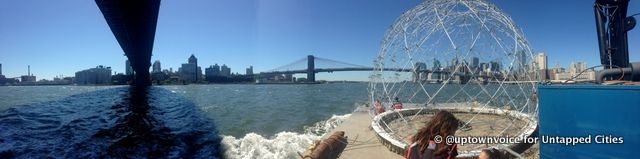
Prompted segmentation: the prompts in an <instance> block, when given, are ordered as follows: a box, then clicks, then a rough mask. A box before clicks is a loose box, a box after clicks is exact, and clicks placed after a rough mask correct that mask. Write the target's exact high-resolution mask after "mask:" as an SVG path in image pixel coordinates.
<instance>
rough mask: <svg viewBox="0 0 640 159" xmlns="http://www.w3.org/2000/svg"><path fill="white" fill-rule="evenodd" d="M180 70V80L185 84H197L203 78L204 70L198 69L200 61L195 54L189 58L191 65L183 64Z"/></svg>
mask: <svg viewBox="0 0 640 159" xmlns="http://www.w3.org/2000/svg"><path fill="white" fill-rule="evenodd" d="M178 70H179V72H180V79H181V80H183V81H185V82H197V81H198V80H200V76H202V69H200V67H198V59H197V58H196V57H195V56H194V55H193V54H191V57H189V63H185V64H182V67H180V68H179V69H178Z"/></svg>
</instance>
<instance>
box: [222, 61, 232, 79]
mask: <svg viewBox="0 0 640 159" xmlns="http://www.w3.org/2000/svg"><path fill="white" fill-rule="evenodd" d="M220 76H225V77H231V68H229V67H227V65H225V64H223V65H222V67H220Z"/></svg>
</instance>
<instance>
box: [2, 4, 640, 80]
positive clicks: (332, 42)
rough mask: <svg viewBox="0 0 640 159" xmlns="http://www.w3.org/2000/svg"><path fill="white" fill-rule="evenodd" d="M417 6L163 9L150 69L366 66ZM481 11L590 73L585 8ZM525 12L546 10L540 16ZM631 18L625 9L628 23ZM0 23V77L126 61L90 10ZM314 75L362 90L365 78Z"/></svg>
mask: <svg viewBox="0 0 640 159" xmlns="http://www.w3.org/2000/svg"><path fill="white" fill-rule="evenodd" d="M420 2H421V1H419V0H413V1H393V2H390V1H384V0H376V1H368V2H367V3H361V2H360V1H337V0H335V1H322V2H298V1H292V0H282V1H274V2H270V3H264V2H259V1H258V2H252V1H250V2H246V1H245V2H236V1H216V2H210V1H191V2H181V1H164V2H163V3H162V4H161V6H160V7H161V9H160V16H159V20H158V23H159V24H158V29H157V34H156V43H155V46H154V54H153V56H152V61H150V62H153V61H156V60H160V61H162V64H163V66H165V67H164V68H169V67H170V68H173V69H174V70H176V69H177V67H178V66H179V65H180V64H181V63H183V61H184V60H183V59H184V58H183V57H184V56H185V55H187V56H188V55H189V54H197V55H198V56H199V58H200V60H201V61H202V62H203V63H206V64H209V63H211V64H213V63H215V62H214V61H225V63H226V64H227V66H229V67H231V68H238V70H242V68H246V67H247V66H249V65H251V66H253V67H254V71H255V72H262V71H266V70H269V69H273V68H276V67H279V66H281V65H284V64H286V63H287V62H290V61H294V60H296V59H298V58H301V57H304V56H306V55H309V54H313V55H316V56H320V57H326V58H330V59H339V60H340V61H348V62H350V63H355V64H360V65H368V66H371V65H372V61H373V59H374V58H375V56H377V53H378V51H379V47H380V46H379V44H380V41H381V39H382V37H383V36H384V34H385V33H386V30H387V29H388V27H389V26H390V25H391V24H393V22H394V21H395V19H396V18H397V17H398V16H400V14H402V13H403V12H404V11H406V10H408V9H410V8H412V7H413V6H415V5H416V4H418V3H420ZM490 2H492V3H495V4H496V5H497V6H498V7H500V8H501V9H502V10H503V11H504V12H506V13H507V14H508V15H510V16H511V17H512V18H513V19H514V21H515V22H516V24H518V26H519V27H521V28H522V30H523V32H524V34H525V36H526V38H527V39H528V40H529V42H530V43H531V46H532V47H533V48H534V52H546V53H547V56H548V57H549V58H548V59H549V60H548V63H549V65H555V64H556V63H560V65H561V66H565V67H567V66H568V65H569V64H570V63H571V62H572V61H582V62H586V63H588V64H591V65H597V64H599V57H598V51H597V39H596V30H595V25H594V17H593V10H592V9H593V8H592V5H593V2H592V1H580V2H556V1H517V2H513V1H490ZM549 3H553V4H557V5H553V6H549V5H546V4H549ZM211 6H213V8H212V7H211ZM528 6H547V7H546V8H545V11H544V12H540V11H539V8H536V7H528ZM556 6H558V7H556ZM559 6H571V7H559ZM354 10H358V11H357V12H356V11H354ZM638 12H640V7H639V5H637V2H635V1H632V2H631V3H630V6H629V14H634V13H638ZM227 15H234V16H230V17H229V16H227ZM566 17H571V18H566ZM0 22H1V23H3V24H5V25H3V26H2V27H0V35H3V36H0V43H3V47H0V63H2V67H3V70H2V71H3V72H2V73H3V74H4V75H5V76H6V77H8V78H12V77H20V76H22V75H26V67H27V65H30V66H31V72H32V74H34V75H36V76H37V77H38V79H52V78H53V77H56V76H59V75H61V74H62V75H64V76H72V75H73V74H74V72H76V71H79V70H84V69H87V68H93V67H95V66H97V65H104V66H110V67H112V69H113V70H114V71H115V72H118V73H121V72H123V70H125V68H124V65H123V64H122V62H123V61H125V60H126V57H125V56H123V52H122V50H121V49H120V47H119V46H118V44H117V42H116V41H115V39H114V38H113V35H112V34H111V32H110V31H109V28H108V26H107V25H106V24H105V22H104V19H103V17H101V14H100V11H99V10H98V8H97V7H96V6H95V4H93V2H92V1H87V2H84V1H81V2H74V1H61V2H40V1H37V2H36V1H30V0H26V1H19V2H0ZM185 30H187V31H186V32H185ZM638 35H640V33H639V31H637V30H632V31H630V32H629V43H630V45H629V51H630V60H631V61H639V59H640V58H639V57H640V55H639V54H638V52H639V47H640V46H638V45H633V44H634V43H638V41H639V40H640V39H639V38H638V37H640V36H638ZM218 63H219V62H218ZM202 66H203V68H204V67H207V66H208V65H202ZM150 69H151V68H150ZM203 71H204V70H203ZM237 72H239V73H242V72H243V71H237ZM317 76H318V77H317V78H318V79H319V80H333V79H335V80H360V81H366V80H368V77H369V72H343V73H332V74H327V73H320V74H318V75H317Z"/></svg>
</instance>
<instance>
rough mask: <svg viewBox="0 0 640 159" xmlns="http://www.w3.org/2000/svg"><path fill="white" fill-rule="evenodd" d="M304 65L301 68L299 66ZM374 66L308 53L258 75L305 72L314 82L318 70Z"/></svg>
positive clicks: (371, 68) (419, 70)
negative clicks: (303, 56)
mask: <svg viewBox="0 0 640 159" xmlns="http://www.w3.org/2000/svg"><path fill="white" fill-rule="evenodd" d="M301 65H303V66H306V68H301V67H300V66H301ZM377 69H378V70H379V71H395V72H413V73H414V74H415V73H449V72H448V71H431V70H428V69H415V70H414V68H412V67H410V68H377ZM374 70H376V68H373V67H370V66H363V65H357V64H351V63H346V62H341V61H336V60H331V59H326V58H321V57H315V56H313V55H309V56H307V57H305V58H302V59H299V60H296V61H294V62H291V63H289V64H287V65H284V66H280V67H278V68H275V69H271V70H269V71H265V72H260V73H258V75H274V74H307V82H316V73H320V72H328V73H332V72H341V71H374Z"/></svg>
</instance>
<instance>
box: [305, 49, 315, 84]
mask: <svg viewBox="0 0 640 159" xmlns="http://www.w3.org/2000/svg"><path fill="white" fill-rule="evenodd" d="M307 82H316V72H315V57H313V55H309V56H307Z"/></svg>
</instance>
